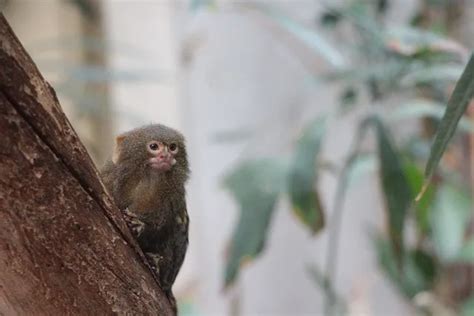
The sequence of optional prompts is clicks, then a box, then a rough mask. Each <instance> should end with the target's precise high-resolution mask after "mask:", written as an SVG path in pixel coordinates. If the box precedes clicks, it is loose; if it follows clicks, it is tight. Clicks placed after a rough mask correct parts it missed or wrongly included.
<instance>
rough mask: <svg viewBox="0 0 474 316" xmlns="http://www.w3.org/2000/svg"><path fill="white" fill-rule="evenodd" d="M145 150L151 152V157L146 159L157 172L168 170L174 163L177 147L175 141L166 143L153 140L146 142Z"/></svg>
mask: <svg viewBox="0 0 474 316" xmlns="http://www.w3.org/2000/svg"><path fill="white" fill-rule="evenodd" d="M147 150H148V152H149V153H150V154H151V158H150V159H148V163H149V165H150V167H151V168H153V169H156V170H157V171H159V172H166V171H169V170H170V169H171V168H172V167H173V166H174V165H175V164H176V158H175V156H176V155H177V154H178V151H179V147H178V145H177V144H176V143H175V142H171V143H170V144H166V143H164V142H160V141H156V140H153V141H151V142H149V143H148V144H147Z"/></svg>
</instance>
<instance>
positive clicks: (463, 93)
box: [425, 55, 474, 181]
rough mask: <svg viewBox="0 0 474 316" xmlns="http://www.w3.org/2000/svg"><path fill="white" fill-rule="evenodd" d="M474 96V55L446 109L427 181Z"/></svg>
mask: <svg viewBox="0 0 474 316" xmlns="http://www.w3.org/2000/svg"><path fill="white" fill-rule="evenodd" d="M473 94H474V55H472V56H471V59H470V60H469V63H468V64H467V66H466V68H465V69H464V72H463V74H462V76H461V78H460V79H459V81H458V82H457V84H456V87H455V88H454V91H453V94H452V95H451V98H450V100H449V102H448V106H447V107H446V112H445V113H444V116H443V119H442V120H441V123H440V126H439V127H438V131H437V133H436V136H435V140H434V143H433V146H432V147H431V153H430V158H429V159H428V163H427V165H426V169H425V178H426V179H427V181H429V180H430V179H431V177H432V176H433V173H434V171H435V170H436V167H437V166H438V164H439V161H440V159H441V157H442V156H443V153H444V151H445V150H446V147H447V146H448V143H449V141H450V140H451V138H452V137H453V135H454V132H455V131H456V126H457V125H458V122H459V120H460V119H461V117H462V115H463V113H464V112H465V111H466V109H467V106H468V104H469V101H470V100H471V98H472V96H473Z"/></svg>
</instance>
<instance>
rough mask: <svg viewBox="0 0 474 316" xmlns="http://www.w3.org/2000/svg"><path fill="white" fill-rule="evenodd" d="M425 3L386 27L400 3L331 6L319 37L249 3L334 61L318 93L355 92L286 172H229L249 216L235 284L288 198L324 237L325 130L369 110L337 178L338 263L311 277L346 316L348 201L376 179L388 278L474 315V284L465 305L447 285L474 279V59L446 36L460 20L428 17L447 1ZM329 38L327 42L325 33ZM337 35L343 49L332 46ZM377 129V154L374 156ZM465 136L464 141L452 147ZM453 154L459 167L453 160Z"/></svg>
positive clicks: (248, 166) (234, 259) (253, 167)
mask: <svg viewBox="0 0 474 316" xmlns="http://www.w3.org/2000/svg"><path fill="white" fill-rule="evenodd" d="M422 3H423V5H421V6H420V8H419V10H420V12H415V15H414V18H413V19H412V22H411V23H410V24H406V25H393V24H389V23H386V21H385V15H386V13H387V12H388V10H389V9H390V8H391V4H392V1H389V0H383V1H382V0H371V1H366V0H352V1H346V2H344V4H342V5H341V6H339V7H333V6H331V5H323V7H324V10H323V12H322V14H321V15H320V16H318V18H317V19H316V23H317V24H318V26H317V27H314V26H311V25H305V24H304V23H301V22H299V21H297V20H295V19H294V18H292V17H291V16H289V15H288V14H285V13H284V12H280V11H278V9H277V8H276V6H274V5H271V4H267V5H264V4H262V3H261V2H258V3H254V2H251V3H246V5H245V8H246V9H248V10H254V11H257V12H259V13H261V14H262V17H264V18H266V19H269V20H270V21H272V22H273V23H275V25H276V26H278V27H280V28H281V30H282V31H284V32H286V33H288V34H289V35H291V36H293V37H294V38H295V39H297V40H299V41H301V43H303V44H304V45H306V46H307V47H308V48H309V49H311V50H313V51H314V52H315V59H320V60H321V59H322V60H324V61H325V62H326V63H327V65H328V66H329V70H328V71H327V72H326V73H317V74H312V75H313V76H314V82H315V89H318V88H320V87H322V86H324V85H331V84H336V85H339V87H341V86H342V87H344V89H343V91H342V94H341V95H340V98H339V107H332V108H331V107H328V108H331V109H330V110H329V113H326V114H324V115H322V116H320V117H318V118H316V119H315V120H313V121H312V122H311V123H310V124H308V125H307V126H306V127H305V128H303V129H302V133H301V135H300V136H299V137H298V139H296V140H295V144H294V147H293V153H292V154H290V156H289V157H288V160H287V161H288V163H282V164H278V163H277V161H278V159H281V156H280V157H279V158H276V157H267V158H265V160H263V161H262V160H252V159H250V160H246V161H243V162H242V163H241V164H240V165H238V166H236V167H235V169H234V170H232V171H231V172H229V175H228V177H227V181H226V185H225V186H226V188H227V189H228V190H229V191H230V192H231V194H232V195H233V196H234V197H235V199H236V201H237V202H238V204H239V206H240V209H241V213H240V219H239V221H238V224H237V228H236V232H235V233H234V235H233V240H232V243H231V246H230V254H231V255H230V256H229V257H228V258H227V259H228V260H227V269H226V277H225V280H226V285H227V286H229V285H231V283H232V281H234V280H235V278H236V277H237V274H238V271H239V268H240V267H241V266H242V263H244V262H247V260H246V259H248V258H253V257H255V256H256V255H258V254H259V253H260V252H261V251H262V250H263V245H264V243H265V239H266V237H267V234H268V232H269V229H270V218H271V215H272V214H273V213H274V212H275V207H276V204H277V199H278V198H279V197H280V196H281V195H283V194H285V193H286V194H287V196H288V198H289V201H290V202H291V206H292V208H293V209H294V210H295V211H296V213H297V214H298V215H299V216H298V217H299V218H300V219H301V220H302V223H303V224H304V226H305V227H306V228H308V230H309V231H310V232H313V233H315V232H318V231H320V230H321V229H323V228H324V220H323V219H324V218H325V213H327V210H325V208H324V205H326V204H328V203H325V201H322V199H321V197H320V196H319V194H318V190H317V184H318V178H319V175H320V174H321V173H322V172H324V170H323V169H322V168H321V164H320V163H318V160H319V159H320V158H319V156H320V152H321V144H322V142H323V141H325V138H327V137H329V135H326V134H327V133H324V131H325V129H327V128H328V127H330V126H331V124H332V123H333V120H337V119H338V118H339V117H341V115H342V114H344V115H347V114H348V113H351V112H352V111H354V110H355V109H360V108H361V107H362V105H364V102H363V101H364V100H368V101H365V103H367V102H368V103H370V105H371V106H370V107H367V106H366V107H365V108H364V109H365V112H364V113H365V116H362V117H361V118H360V122H359V124H358V127H357V131H356V137H355V139H354V142H353V144H352V146H351V148H350V150H349V151H348V155H347V157H346V158H345V160H344V161H343V162H342V163H339V162H337V161H336V162H329V164H331V165H335V166H338V165H341V166H342V168H339V169H337V168H336V170H337V172H338V178H339V183H338V189H337V192H336V194H335V196H334V203H333V204H334V210H333V212H331V218H329V221H328V226H327V229H328V230H329V241H328V242H329V244H328V247H327V248H328V254H327V256H328V258H327V260H326V266H325V269H324V271H320V269H319V268H318V267H317V266H316V265H313V266H311V269H310V274H311V276H312V278H313V279H314V280H315V284H316V285H317V286H318V287H320V288H321V289H322V291H323V293H324V295H325V297H326V303H327V305H329V309H328V310H326V311H325V314H328V315H334V314H344V308H341V306H345V302H344V298H343V297H340V296H339V295H338V294H337V293H336V289H335V288H334V278H335V276H336V271H335V266H336V265H337V262H336V260H337V251H338V250H337V249H338V239H339V238H338V236H339V231H340V221H341V216H342V215H341V214H342V206H343V202H342V201H343V200H344V197H345V193H346V191H347V190H349V189H351V188H353V187H354V183H356V182H357V181H358V179H360V178H361V176H363V175H364V174H365V173H367V172H370V171H373V170H376V169H378V171H379V172H378V176H379V180H380V181H379V185H380V190H379V191H380V192H381V194H382V195H383V199H384V202H385V203H384V206H385V209H384V214H385V217H386V218H387V221H386V223H387V225H386V229H385V230H384V231H377V232H373V233H372V240H373V245H374V252H375V253H376V255H377V258H378V262H379V266H380V268H381V270H382V271H383V272H384V274H385V275H386V276H387V277H388V279H389V280H391V281H392V283H393V284H394V286H395V287H396V288H397V289H398V290H399V291H400V293H401V294H402V295H403V296H404V297H406V298H407V299H408V300H410V301H411V302H412V303H413V305H414V306H416V307H419V306H418V305H417V304H416V302H415V297H417V296H419V295H422V294H426V293H428V294H429V295H430V297H431V296H433V297H435V299H434V302H436V304H438V305H442V306H443V308H444V310H448V311H451V312H452V313H462V314H463V315H470V314H469V313H471V312H472V311H473V310H474V308H473V306H474V303H473V302H474V301H473V299H472V297H474V285H473V284H472V283H474V282H472V283H471V284H470V285H469V288H468V289H467V293H468V296H466V295H465V294H463V295H457V293H456V291H455V289H454V288H450V290H448V291H447V292H446V290H445V288H446V286H445V285H444V283H443V282H444V281H442V280H446V279H448V280H449V279H450V275H451V274H452V273H453V271H455V270H456V268H455V267H457V266H459V265H466V264H467V265H468V266H469V269H468V270H467V271H468V274H467V275H466V278H467V277H469V275H470V274H469V271H472V270H473V269H474V265H473V257H474V254H473V253H474V238H473V234H472V230H470V229H469V225H470V223H471V225H472V221H473V216H472V203H473V201H472V197H471V196H470V195H469V194H468V193H467V192H472V185H473V183H472V182H473V181H474V180H473V178H472V174H471V176H469V172H472V171H469V167H466V165H469V159H472V158H473V157H472V152H473V149H472V148H470V150H471V151H470V154H469V155H467V156H462V155H461V156H459V155H456V154H455V153H456V152H457V151H459V150H462V152H466V151H467V152H469V148H468V147H469V145H466V144H467V143H466V142H462V141H460V139H466V138H469V137H470V138H471V139H472V137H473V135H472V133H473V131H474V124H473V122H472V119H469V118H468V117H465V116H464V113H465V112H466V109H467V107H468V105H469V102H470V100H471V98H472V96H473V93H474V60H473V58H471V59H470V60H469V61H468V59H469V58H468V57H469V53H468V50H467V49H466V48H464V47H463V45H461V44H460V43H458V42H457V41H456V40H454V39H453V38H451V37H450V36H449V35H448V34H447V33H446V32H447V30H448V29H449V25H447V23H450V22H449V19H448V18H446V19H444V20H440V19H435V20H434V21H431V20H429V19H426V17H425V16H426V14H427V13H426V12H425V11H428V12H432V11H433V10H444V9H445V8H446V6H447V5H448V4H447V2H446V3H445V1H441V0H440V1H423V2H422ZM441 3H442V5H441ZM441 12H442V13H443V14H444V11H441ZM439 15H440V14H438V15H435V16H439ZM321 28H322V29H323V32H318V31H317V30H321ZM339 30H344V31H339ZM331 32H334V34H335V35H336V36H337V40H331V37H330V35H328V34H331ZM341 34H342V35H341ZM341 36H346V37H347V38H346V40H341ZM335 43H337V45H336V44H335ZM466 64H467V66H466ZM458 78H460V79H458ZM456 83H457V84H456ZM453 88H454V92H452V91H453ZM394 96H395V97H396V100H397V104H396V105H395V104H394V103H393V97H394ZM365 105H367V104H365ZM410 120H411V123H410ZM414 120H415V121H414ZM414 122H418V128H416V129H413V130H410V129H407V130H406V131H404V135H403V137H402V136H401V135H398V133H394V132H393V130H392V129H393V126H403V125H404V124H412V126H413V125H414ZM458 126H459V129H457V127H458ZM369 127H370V128H371V129H372V130H373V132H374V134H373V135H374V136H375V146H373V148H370V149H364V150H362V143H364V142H366V141H365V140H366V139H367V138H368V136H369V135H368V134H367V133H366V130H367V129H368V128H369ZM456 131H457V132H458V133H457V134H456ZM407 133H408V135H406V134H407ZM435 133H436V135H435ZM456 135H457V136H456ZM433 138H434V143H433V145H432V146H430V141H431V139H433ZM453 138H455V141H454V143H452V145H451V146H448V144H449V143H450V142H451V141H452V139H453ZM406 140H408V142H407V141H406ZM429 147H431V153H430V152H429V150H427V148H429ZM364 148H365V147H364ZM445 152H447V156H448V157H449V159H443V160H442V159H441V157H442V156H443V154H444V153H445ZM466 160H467V161H466ZM438 164H440V166H439V167H440V168H438ZM423 165H426V170H425V172H424V173H423V167H422V166H423ZM237 179H238V180H237ZM430 180H432V184H431V185H429V183H430V182H429V181H430ZM282 182H283V184H282ZM420 191H422V194H420V195H419V196H418V200H417V201H415V196H416V195H417V194H418V193H419V192H420ZM407 231H414V238H407V235H408V232H407ZM471 273H472V272H471ZM471 276H472V275H471ZM446 293H448V294H446ZM469 295H470V297H471V299H470V300H469ZM433 309H434V307H433ZM428 310H432V309H430V308H428Z"/></svg>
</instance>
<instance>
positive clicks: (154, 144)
mask: <svg viewBox="0 0 474 316" xmlns="http://www.w3.org/2000/svg"><path fill="white" fill-rule="evenodd" d="M148 148H150V150H151V151H157V150H158V149H159V148H160V145H158V143H157V142H151V143H149V144H148Z"/></svg>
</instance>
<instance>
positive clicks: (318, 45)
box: [255, 5, 346, 68]
mask: <svg viewBox="0 0 474 316" xmlns="http://www.w3.org/2000/svg"><path fill="white" fill-rule="evenodd" d="M255 8H257V9H259V10H260V11H261V12H264V13H265V14H267V15H268V16H270V17H271V18H273V19H274V20H275V21H276V22H277V23H278V24H279V25H280V26H281V27H282V28H284V29H285V30H286V31H288V32H289V33H290V34H292V35H293V36H295V37H296V38H297V39H299V40H300V41H302V42H303V43H304V44H306V45H307V46H308V47H309V48H311V49H312V50H314V51H315V52H317V53H318V54H319V55H320V56H321V57H323V58H324V59H325V60H326V61H327V62H329V63H330V64H331V65H332V66H333V67H336V68H344V67H345V66H346V61H345V59H344V57H343V56H342V54H341V53H340V52H339V51H338V50H336V49H335V48H334V47H333V46H332V45H331V44H330V43H329V42H328V41H327V40H326V39H325V38H323V37H322V36H321V35H319V34H318V33H317V32H316V31H315V30H312V29H310V28H308V27H306V26H304V25H301V24H300V23H298V22H296V21H294V20H292V19H290V18H289V17H288V16H286V15H283V14H281V13H279V12H278V11H276V10H274V9H272V8H270V7H266V6H261V5H256V6H255Z"/></svg>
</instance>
